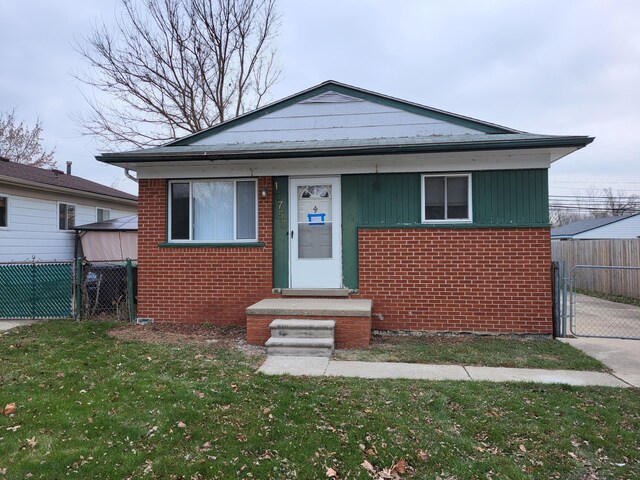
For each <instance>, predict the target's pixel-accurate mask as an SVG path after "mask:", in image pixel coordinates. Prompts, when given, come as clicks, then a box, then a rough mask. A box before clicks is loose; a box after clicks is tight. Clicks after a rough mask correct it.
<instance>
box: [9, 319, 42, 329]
mask: <svg viewBox="0 0 640 480" xmlns="http://www.w3.org/2000/svg"><path fill="white" fill-rule="evenodd" d="M39 321H41V320H0V332H3V331H5V330H11V329H12V328H15V327H21V326H23V325H31V324H32V323H36V322H39Z"/></svg>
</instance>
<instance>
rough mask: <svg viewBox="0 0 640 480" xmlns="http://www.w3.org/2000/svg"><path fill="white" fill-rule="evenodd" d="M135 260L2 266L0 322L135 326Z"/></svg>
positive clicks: (0, 272)
mask: <svg viewBox="0 0 640 480" xmlns="http://www.w3.org/2000/svg"><path fill="white" fill-rule="evenodd" d="M137 283H138V265H137V261H136V260H126V261H122V260H103V261H99V262H98V261H93V262H88V261H86V260H84V259H78V260H76V261H68V262H37V261H32V262H12V263H0V318H5V319H7V318H9V319H14V318H75V319H76V320H83V319H105V320H126V321H131V322H133V321H135V318H136V317H135V316H136V303H137V302H136V295H137V291H138V288H137V286H138V285H137Z"/></svg>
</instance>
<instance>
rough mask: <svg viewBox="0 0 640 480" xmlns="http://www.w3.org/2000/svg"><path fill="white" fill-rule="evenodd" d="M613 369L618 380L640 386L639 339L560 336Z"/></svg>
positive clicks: (562, 339)
mask: <svg viewBox="0 0 640 480" xmlns="http://www.w3.org/2000/svg"><path fill="white" fill-rule="evenodd" d="M559 340H561V341H563V342H566V343H568V344H569V345H572V346H574V347H576V348H578V349H580V350H582V351H583V352H585V353H586V354H587V355H590V356H592V357H594V358H597V359H598V360H600V361H601V362H602V363H604V364H605V365H606V366H608V367H609V368H611V369H612V370H613V374H614V375H615V376H616V377H618V378H619V379H620V380H623V381H625V382H627V383H628V384H630V385H633V386H634V387H638V388H640V340H620V339H617V338H561V339H559Z"/></svg>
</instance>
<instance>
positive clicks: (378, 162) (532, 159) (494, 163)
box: [136, 149, 574, 179]
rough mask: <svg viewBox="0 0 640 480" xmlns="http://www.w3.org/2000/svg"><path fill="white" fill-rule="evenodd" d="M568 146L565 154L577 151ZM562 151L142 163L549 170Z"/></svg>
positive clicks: (250, 171) (168, 171) (250, 173)
mask: <svg viewBox="0 0 640 480" xmlns="http://www.w3.org/2000/svg"><path fill="white" fill-rule="evenodd" d="M558 150H564V152H563V155H566V154H568V153H570V151H573V150H574V149H558ZM558 154H560V152H551V151H549V150H537V151H536V150H526V151H525V150H510V151H499V152H459V153H438V154H433V153H432V154H405V155H382V156H381V155H362V156H341V157H325V158H322V159H318V158H291V159H275V160H238V161H229V160H216V161H199V162H194V161H180V162H175V163H172V164H169V165H167V164H163V163H154V164H149V165H138V166H137V167H136V170H137V172H138V178H140V179H155V178H172V179H177V178H185V179H186V178H212V177H215V178H225V177H259V176H278V175H288V176H296V175H298V176H313V175H340V174H343V175H344V174H359V173H408V172H429V173H438V172H465V171H466V172H470V171H477V170H522V169H529V168H549V167H550V165H551V162H552V161H554V157H555V156H556V155H558Z"/></svg>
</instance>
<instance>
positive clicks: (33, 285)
mask: <svg viewBox="0 0 640 480" xmlns="http://www.w3.org/2000/svg"><path fill="white" fill-rule="evenodd" d="M31 318H36V256H35V255H34V256H33V257H31Z"/></svg>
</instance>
